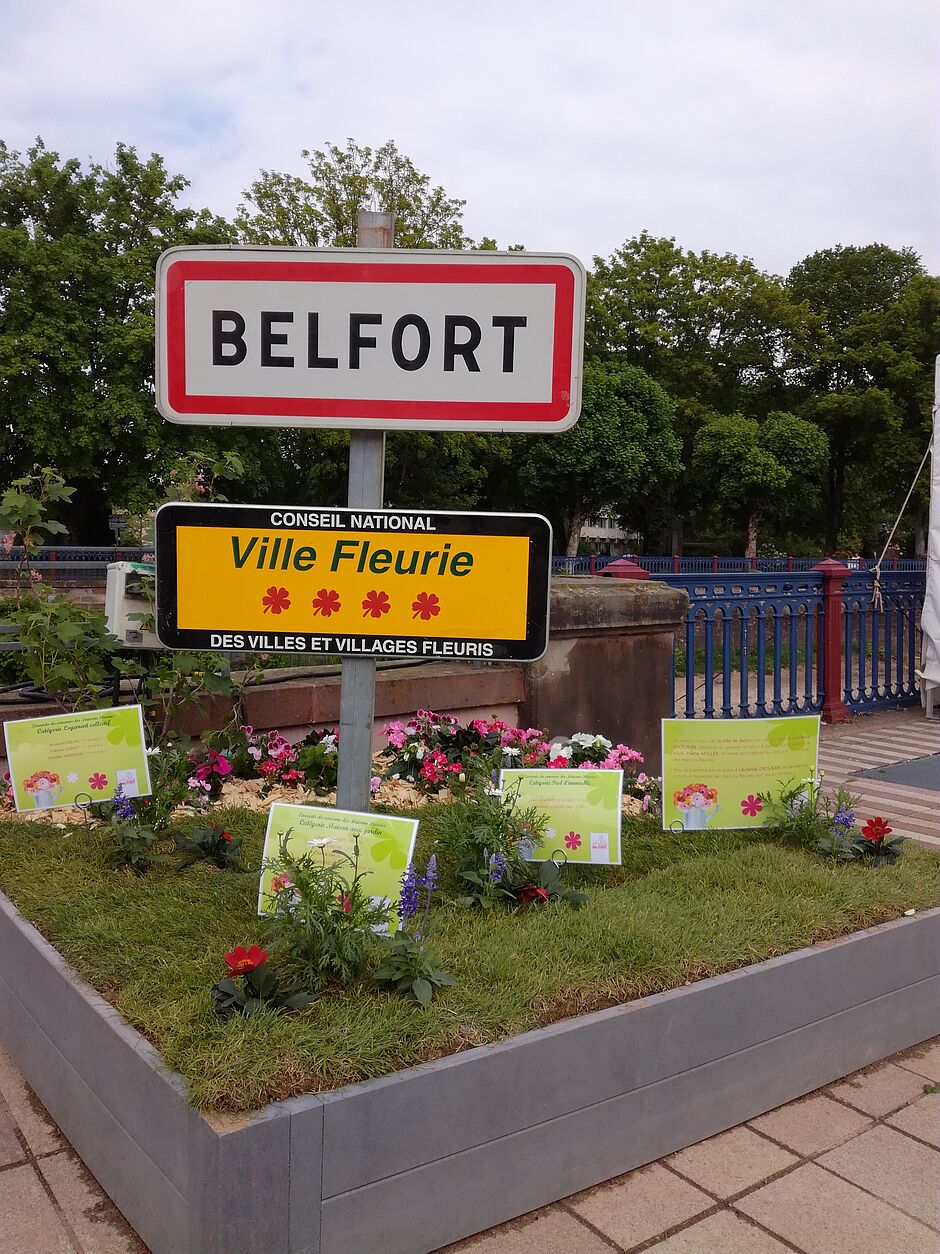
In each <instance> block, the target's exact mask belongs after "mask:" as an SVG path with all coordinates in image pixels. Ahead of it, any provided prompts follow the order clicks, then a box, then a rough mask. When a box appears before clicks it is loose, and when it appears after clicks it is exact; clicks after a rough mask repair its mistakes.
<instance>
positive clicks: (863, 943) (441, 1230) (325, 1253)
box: [0, 894, 940, 1254]
mask: <svg viewBox="0 0 940 1254" xmlns="http://www.w3.org/2000/svg"><path fill="white" fill-rule="evenodd" d="M416 1013H418V1012H417V1011H416ZM938 1033H940V908H937V909H934V910H930V911H926V912H924V913H922V914H919V915H916V916H914V917H911V918H901V919H896V920H893V921H891V922H889V923H884V924H881V925H879V926H877V927H873V928H869V929H866V930H865V931H861V932H855V933H852V934H850V935H848V936H844V937H841V938H838V939H836V940H834V941H828V942H825V943H822V944H819V945H816V946H813V947H811V948H808V949H802V950H799V951H796V952H794V953H790V954H785V955H783V956H781V957H778V958H772V959H769V960H768V961H765V962H760V963H756V964H754V965H752V966H746V967H741V968H738V969H736V970H734V971H731V972H728V973H727V974H725V975H719V976H715V977H713V978H711V979H707V980H701V981H698V982H697V983H694V984H690V985H686V986H684V987H682V988H678V989H674V990H671V991H670V992H666V993H659V994H656V995H654V996H651V997H647V998H643V999H641V1000H638V1001H634V1002H629V1003H627V1004H625V1005H622V1006H615V1007H612V1008H611V1009H609V1010H602V1011H597V1012H595V1013H592V1014H587V1015H583V1016H580V1017H578V1018H574V1019H566V1020H563V1021H561V1022H559V1023H556V1024H552V1025H551V1026H549V1027H546V1028H539V1029H536V1030H533V1031H530V1032H526V1033H523V1034H521V1035H519V1036H515V1037H511V1038H509V1039H507V1040H504V1041H500V1042H498V1043H496V1044H494V1045H489V1046H481V1047H478V1048H475V1049H471V1050H467V1051H466V1052H464V1053H460V1054H455V1055H452V1056H450V1057H447V1058H443V1059H439V1060H435V1061H433V1062H429V1063H426V1064H421V1065H419V1066H416V1067H412V1068H409V1069H408V1070H405V1071H399V1072H395V1073H393V1074H392V1075H389V1076H385V1077H382V1078H381V1079H377V1080H371V1081H365V1082H363V1083H360V1084H354V1085H350V1086H348V1087H346V1088H343V1089H338V1090H335V1091H332V1092H329V1093H324V1094H319V1095H317V1094H312V1095H309V1096H304V1097H297V1098H292V1099H290V1100H287V1101H282V1102H275V1103H272V1104H270V1105H269V1106H266V1107H265V1108H264V1109H263V1110H260V1111H257V1112H255V1113H254V1114H252V1115H250V1116H246V1117H244V1118H240V1119H235V1118H230V1119H229V1118H227V1119H218V1120H216V1119H210V1118H205V1117H203V1116H202V1115H200V1114H199V1113H198V1112H197V1111H195V1110H193V1109H192V1108H191V1107H189V1106H187V1104H186V1101H185V1083H184V1081H183V1080H182V1078H181V1077H180V1076H178V1075H175V1074H173V1073H170V1072H168V1071H167V1070H166V1068H165V1067H164V1065H163V1064H162V1061H161V1059H160V1056H159V1054H158V1053H157V1051H156V1050H155V1049H154V1048H153V1046H152V1045H150V1043H149V1042H148V1041H146V1040H145V1039H144V1038H143V1037H142V1036H141V1035H140V1034H139V1033H138V1032H137V1031H135V1030H134V1029H133V1028H131V1027H130V1026H128V1025H127V1023H125V1021H124V1020H123V1019H122V1018H121V1017H120V1015H119V1014H118V1013H117V1012H116V1011H115V1010H114V1009H113V1008H112V1007H111V1006H110V1005H108V1003H107V1002H106V1001H104V1000H103V999H102V998H101V997H100V996H99V995H98V994H97V993H96V992H95V991H94V990H93V989H92V988H91V987H90V986H89V985H88V984H86V983H85V982H84V981H83V980H82V979H80V977H79V976H78V975H77V974H76V973H75V972H74V970H73V969H72V968H71V967H70V966H69V965H68V963H67V962H66V961H65V960H64V959H63V958H62V957H61V955H60V954H59V953H58V952H57V951H56V950H55V949H54V948H53V947H52V946H51V945H50V944H49V943H48V942H47V941H46V940H45V939H44V938H43V937H42V936H41V934H40V933H39V932H38V931H37V930H36V929H35V928H34V927H33V926H32V925H31V924H29V923H28V922H27V921H26V920H25V919H23V917H22V916H21V915H20V914H19V912H18V911H17V910H16V908H15V907H14V906H13V905H12V903H11V902H10V901H9V900H8V899H7V898H6V897H5V896H3V894H0V1043H2V1044H3V1045H4V1046H5V1048H6V1049H7V1050H8V1051H9V1053H10V1054H11V1055H12V1057H13V1059H14V1061H15V1062H16V1063H17V1065H18V1066H19V1067H20V1069H21V1070H22V1071H23V1074H24V1075H25V1077H26V1079H27V1080H28V1082H29V1083H30V1085H31V1086H32V1087H33V1089H34V1090H35V1091H36V1093H37V1094H38V1096H39V1098H40V1100H41V1101H42V1102H43V1103H44V1104H45V1105H46V1107H47V1108H48V1109H49V1111H50V1113H51V1115H52V1117H53V1118H54V1119H55V1120H56V1122H57V1123H58V1124H59V1126H60V1127H61V1128H62V1131H63V1132H64V1134H65V1135H66V1137H67V1138H68V1139H69V1141H70V1142H71V1143H72V1145H73V1146H74V1147H75V1149H76V1150H77V1151H78V1153H79V1154H80V1155H81V1157H82V1158H83V1159H84V1161H85V1162H86V1164H87V1165H88V1167H89V1168H90V1169H91V1171H92V1172H93V1173H94V1175H95V1176H96V1177H97V1179H98V1180H99V1181H100V1183H101V1184H102V1186H103V1187H104V1189H105V1190H106V1191H107V1193H108V1194H109V1195H110V1196H111V1197H112V1199H113V1200H114V1202H115V1203H116V1205H117V1206H118V1207H119V1208H120V1210H121V1211H122V1212H123V1213H124V1214H125V1215H126V1216H127V1218H128V1220H129V1221H130V1222H131V1224H132V1225H133V1226H134V1228H135V1229H136V1230H137V1231H138V1232H139V1234H140V1235H141V1237H142V1239H143V1240H144V1241H145V1242H146V1244H147V1245H148V1246H149V1247H150V1249H151V1250H152V1251H153V1254H347V1252H348V1251H350V1250H356V1251H357V1252H360V1254H370V1252H371V1251H373V1250H374V1251H376V1254H378V1251H381V1252H382V1254H420V1252H426V1251H432V1250H435V1249H438V1248H439V1247H440V1246H443V1245H446V1244H448V1243H449V1242H451V1241H455V1240H458V1239H460V1238H461V1237H464V1236H468V1235H470V1234H472V1233H475V1232H479V1231H481V1230H483V1229H484V1228H487V1227H490V1226H491V1225H493V1224H496V1223H500V1222H502V1221H504V1220H506V1219H510V1218H513V1217H514V1216H516V1215H520V1214H523V1213H525V1212H526V1211H529V1210H533V1209H535V1208H536V1207H539V1206H543V1205H545V1204H547V1203H549V1202H551V1201H554V1200H556V1199H558V1198H561V1197H566V1196H568V1195H569V1194H571V1193H574V1192H576V1191H577V1190H578V1189H582V1188H586V1187H588V1186H590V1185H592V1184H597V1183H599V1182H600V1181H602V1180H606V1179H609V1178H611V1177H612V1176H615V1175H619V1174H620V1173H622V1172H624V1171H629V1170H631V1169H632V1168H634V1167H638V1166H641V1165H643V1164H644V1163H648V1162H651V1161H654V1160H655V1159H657V1158H660V1157H662V1156H663V1155H664V1154H668V1153H672V1152H673V1151H675V1150H678V1149H681V1148H683V1147H684V1146H686V1145H690V1144H693V1143H694V1142H696V1141H699V1140H701V1139H703V1138H704V1137H707V1136H711V1135H714V1134H715V1133H717V1132H720V1131H722V1130H724V1129H725V1128H728V1127H732V1126H734V1125H735V1124H737V1123H739V1122H741V1121H743V1120H745V1119H750V1118H754V1117H755V1116H756V1115H758V1114H761V1113H763V1112H764V1111H766V1110H770V1109H772V1108H773V1107H775V1106H777V1105H780V1104H781V1103H782V1102H786V1101H789V1100H792V1099H793V1098H795V1097H798V1096H800V1095H802V1094H804V1093H808V1092H811V1091H812V1090H814V1089H816V1088H819V1087H820V1086H821V1085H824V1084H828V1083H831V1082H832V1081H834V1080H836V1079H838V1078H839V1077H840V1076H842V1075H845V1074H847V1073H849V1072H851V1071H854V1070H857V1069H858V1068H860V1067H863V1066H866V1065H868V1064H869V1063H872V1062H875V1061H877V1060H879V1059H881V1058H884V1057H887V1056H889V1055H890V1054H893V1053H895V1052H896V1051H898V1050H901V1049H905V1048H908V1047H910V1046H913V1045H917V1044H919V1043H920V1042H921V1041H924V1040H926V1039H928V1038H929V1037H931V1036H934V1035H936V1034H938Z"/></svg>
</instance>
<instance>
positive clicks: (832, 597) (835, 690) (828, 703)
mask: <svg viewBox="0 0 940 1254" xmlns="http://www.w3.org/2000/svg"><path fill="white" fill-rule="evenodd" d="M813 570H818V571H819V572H820V573H821V574H822V579H823V643H822V653H823V681H824V686H825V690H824V692H823V705H822V720H823V722H824V723H848V722H850V721H851V718H852V715H851V712H850V711H849V708H848V706H847V705H846V704H845V702H844V701H843V699H842V585H843V583H844V582H845V580H846V579H847V577H848V574H849V572H848V568H847V567H846V566H844V565H843V564H842V562H836V561H834V560H833V559H832V558H831V557H827V558H825V560H824V561H822V562H817V563H816V565H815V566H814V567H813Z"/></svg>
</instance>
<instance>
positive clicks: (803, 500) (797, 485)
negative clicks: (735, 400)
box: [692, 412, 829, 557]
mask: <svg viewBox="0 0 940 1254" xmlns="http://www.w3.org/2000/svg"><path fill="white" fill-rule="evenodd" d="M828 456H829V443H828V440H827V439H826V436H825V435H824V434H823V432H822V431H820V429H819V428H818V427H817V426H814V424H813V423H811V422H807V421H805V420H804V419H802V418H797V417H796V416H795V415H793V414H788V413H781V412H774V413H772V414H769V415H768V417H767V418H766V419H765V421H764V422H763V423H758V422H757V421H756V420H755V419H753V418H745V417H743V416H742V415H741V414H731V415H729V416H728V417H721V416H718V417H714V418H708V419H706V421H705V422H703V424H702V425H701V427H699V429H698V432H697V433H696V435H695V439H694V444H693V452H692V470H693V472H694V475H695V480H696V484H695V488H696V494H697V496H698V499H699V501H700V502H702V503H703V504H704V505H705V507H706V508H709V509H712V510H717V511H720V513H721V515H723V516H726V517H727V516H730V517H731V518H732V519H734V520H735V521H736V522H738V524H739V525H741V526H742V528H745V527H746V531H747V534H746V537H745V553H747V554H748V555H753V556H755V557H756V555H757V532H758V525H759V523H760V521H761V519H762V517H763V516H764V514H765V513H769V514H772V515H773V516H774V517H775V519H776V520H778V522H785V521H786V518H787V516H789V517H791V518H798V517H799V516H800V514H804V513H805V512H806V511H807V510H808V509H809V508H811V507H812V506H813V505H815V504H816V501H817V500H818V496H819V486H820V482H821V479H822V476H823V474H824V473H825V467H826V462H827V459H828Z"/></svg>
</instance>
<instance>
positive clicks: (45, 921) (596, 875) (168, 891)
mask: <svg viewBox="0 0 940 1254" xmlns="http://www.w3.org/2000/svg"><path fill="white" fill-rule="evenodd" d="M441 810H442V807H441V806H439V805H438V806H434V805H432V806H429V807H428V808H427V810H425V811H423V812H422V815H421V817H422V820H423V821H422V829H421V830H420V831H419V851H418V861H419V865H423V864H424V860H425V859H426V857H427V854H428V852H429V851H430V844H429V842H430V840H431V838H432V835H433V829H434V826H435V823H436V822H439V821H440V820H441V818H442V815H441ZM213 818H214V819H215V820H216V821H218V822H221V823H224V824H225V826H226V827H227V828H228V829H229V830H231V831H233V832H237V833H239V834H241V835H242V836H243V837H244V840H245V852H246V857H247V860H248V863H249V865H250V866H251V867H253V868H255V869H257V868H258V866H259V861H260V851H261V841H262V836H263V830H264V821H265V820H264V816H263V815H259V814H256V813H251V812H249V811H246V810H220V811H216V812H215V813H214V814H213ZM422 844H423V845H424V848H423V850H422V848H421V845H422ZM103 848H104V847H103V838H102V835H101V833H100V831H98V830H95V829H85V828H82V827H72V828H68V829H65V830H63V829H61V828H57V827H55V826H53V825H52V824H49V825H46V824H40V823H33V822H30V823H25V822H20V821H8V822H3V823H0V888H2V890H3V891H4V892H5V893H6V894H7V895H8V896H9V897H10V898H12V900H13V901H14V902H15V903H16V905H17V907H18V908H19V909H20V910H21V912H22V913H23V914H24V915H25V917H26V918H28V919H29V920H30V921H31V922H32V923H34V924H35V925H36V926H37V927H38V928H39V930H40V931H41V932H42V933H43V935H45V936H46V937H47V938H48V939H49V940H50V941H51V942H52V944H54V945H55V947H56V948H57V949H58V950H59V951H60V952H61V953H62V954H63V955H64V956H65V957H66V958H67V959H68V961H69V962H71V963H72V964H73V966H74V967H75V968H76V969H77V970H78V971H79V972H80V973H81V975H82V976H84V977H85V979H86V980H88V981H89V983H91V984H92V985H94V987H95V988H96V989H98V990H99V991H100V992H101V993H102V994H103V995H104V996H105V997H106V998H107V999H108V1000H109V1001H110V1002H111V1003H112V1004H113V1005H114V1006H116V1007H117V1008H118V1010H120V1012H121V1013H122V1014H123V1015H124V1016H125V1017H126V1018H127V1020H128V1021H129V1022H130V1023H132V1024H133V1025H134V1026H135V1027H136V1028H138V1029H139V1030H140V1031H141V1032H143V1033H144V1035H145V1036H147V1037H148V1038H149V1039H150V1040H151V1041H152V1042H153V1043H154V1045H155V1046H156V1047H157V1049H158V1050H159V1051H160V1053H161V1054H162V1056H163V1058H164V1060H165V1061H166V1063H167V1065H168V1066H169V1067H171V1068H173V1069H175V1070H177V1071H179V1072H181V1074H182V1075H183V1076H184V1077H185V1078H186V1080H187V1081H188V1084H189V1092H190V1100H191V1101H192V1103H193V1104H194V1105H196V1106H199V1107H202V1108H204V1109H207V1110H214V1111H247V1110H253V1109H255V1108H257V1107H260V1106H262V1105H264V1103H265V1102H267V1101H270V1100H272V1099H275V1098H283V1097H289V1096H294V1095H296V1094H300V1093H308V1092H317V1091H322V1090H325V1089H332V1088H336V1087H337V1086H339V1085H343V1084H348V1083H351V1082H354V1081H357V1080H363V1079H367V1078H370V1077H375V1076H381V1075H386V1074H388V1073H389V1072H392V1071H395V1070H398V1069H400V1068H402V1067H407V1066H410V1065H412V1064H414V1063H418V1062H422V1061H425V1060H427V1059H431V1058H437V1057H440V1056H442V1055H446V1054H450V1053H454V1052H456V1051H459V1050H464V1049H467V1048H469V1047H471V1046H474V1045H481V1044H485V1043H487V1042H491V1041H496V1040H499V1039H501V1038H504V1037H507V1036H510V1035H512V1034H513V1033H518V1032H523V1031H526V1030H527V1029H529V1028H534V1027H538V1026H541V1025H544V1024H547V1023H552V1022H554V1021H556V1020H558V1019H562V1018H566V1017H568V1016H570V1015H576V1014H581V1013H584V1012H586V1011H590V1010H596V1009H599V1008H601V1007H604V1006H609V1005H613V1004H617V1003H620V1002H625V1001H628V1000H630V999H631V998H635V997H640V996H644V995H646V994H649V993H654V992H659V991H662V990H664V989H670V988H676V987H677V986H679V985H682V984H685V983H687V982H689V981H691V980H698V979H703V978H705V977H706V976H710V975H716V974H718V973H720V972H722V971H729V970H732V969H733V968H735V967H739V966H742V965H744V964H746V963H753V962H756V961H759V960H761V959H765V958H770V957H773V956H774V955H777V954H782V953H787V952H789V951H792V950H795V949H800V948H802V947H803V946H806V945H810V944H812V943H813V942H815V941H820V940H823V939H828V938H831V937H834V936H840V935H844V934H846V933H848V932H853V931H856V930H858V929H860V928H864V927H867V926H871V925H872V924H875V923H881V922H884V921H885V920H888V919H893V918H897V917H898V916H900V915H902V914H903V913H904V912H905V911H906V910H910V909H915V910H923V909H926V908H928V907H931V906H935V905H938V904H940V856H938V855H935V854H933V853H932V852H929V851H927V850H924V849H920V848H918V847H916V846H913V845H910V844H908V845H906V846H905V848H904V853H903V856H902V857H901V859H900V861H899V862H898V863H897V864H896V865H895V866H894V867H885V868H877V869H875V868H871V867H868V866H863V865H857V864H856V865H842V866H836V865H833V864H831V863H829V862H826V861H823V860H821V859H819V858H818V857H816V856H815V855H813V854H810V853H807V852H804V851H803V850H801V849H799V848H794V847H787V846H786V845H784V844H783V843H781V841H780V840H779V839H777V838H775V837H774V836H773V835H772V834H771V833H769V832H767V833H765V832H760V833H753V832H702V833H691V832H687V833H678V834H672V833H666V832H662V831H660V830H659V829H658V827H657V826H656V824H655V822H654V821H652V820H647V819H645V818H644V819H642V820H626V821H625V824H624V833H623V866H622V867H614V868H598V867H585V868H580V869H571V870H570V871H569V876H570V879H569V882H570V883H572V884H578V885H579V886H582V887H585V888H586V889H587V890H588V891H589V892H590V894H591V900H590V903H589V904H588V905H587V906H586V907H585V908H584V909H581V910H572V909H571V908H570V907H568V906H565V905H563V904H553V905H549V906H544V907H534V908H529V909H527V910H523V911H520V912H518V913H515V914H509V913H502V912H498V911H495V910H494V911H490V912H488V913H485V914H484V913H478V912H474V911H472V910H470V909H468V908H464V907H461V906H458V905H444V906H442V907H441V908H440V909H438V910H437V911H436V912H435V914H434V918H433V923H434V926H433V934H432V939H431V945H432V948H433V949H434V950H435V951H436V952H437V954H438V955H439V957H440V959H441V962H442V965H443V966H444V967H445V969H446V970H448V971H450V972H451V973H452V974H453V975H454V976H455V978H456V979H457V986H456V987H455V988H453V989H447V990H444V992H443V993H442V994H441V995H440V996H439V997H438V998H437V999H436V1000H435V1002H434V1004H433V1005H432V1006H431V1007H430V1008H429V1009H427V1010H425V1009H422V1008H421V1007H420V1006H418V1005H417V1004H415V1003H414V1002H411V1001H405V1000H402V999H399V998H395V997H391V996H389V995H386V994H384V993H376V992H374V991H373V990H372V989H371V987H370V986H369V985H368V983H366V982H363V983H362V984H361V985H358V986H355V987H349V988H346V989H342V990H339V991H336V992H332V991H329V992H327V993H326V995H324V997H323V998H322V999H321V1000H320V1001H319V1002H317V1003H316V1004H315V1005H313V1006H311V1007H310V1008H309V1009H308V1010H306V1011H303V1012H302V1013H300V1014H296V1015H283V1014H276V1013H270V1014H267V1013H266V1014H263V1015H259V1016H257V1017H255V1018H251V1019H233V1020H229V1021H227V1022H223V1021H222V1020H220V1019H219V1018H217V1016H216V1015H215V1013H214V1011H213V1007H212V1000H211V997H210V992H209V990H210V987H211V986H212V984H213V983H214V982H215V981H216V980H218V979H221V978H222V977H223V976H224V975H226V974H227V971H226V967H225V963H224V960H223V954H224V953H225V951H226V950H227V949H230V948H231V947H232V946H233V945H235V944H250V943H252V942H254V941H260V940H261V938H262V927H263V924H262V921H261V920H259V919H258V918H257V916H256V915H255V904H256V900H257V883H258V881H257V875H256V874H253V873H252V874H236V873H233V872H227V871H217V870H215V869H211V868H210V867H208V866H207V865H206V864H200V865H197V866H194V867H192V868H190V869H189V870H187V871H184V872H179V871H176V870H174V869H171V868H169V867H158V868H157V869H155V870H154V871H152V872H151V873H150V874H148V875H147V876H146V877H144V878H142V879H137V878H135V877H133V876H132V875H130V874H129V873H126V872H122V871H113V870H109V869H108V868H107V867H106V866H105V865H104V861H103ZM0 968H2V958H0Z"/></svg>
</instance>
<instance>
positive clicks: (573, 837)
mask: <svg viewBox="0 0 940 1254" xmlns="http://www.w3.org/2000/svg"><path fill="white" fill-rule="evenodd" d="M580 844H581V834H580V832H569V833H568V835H567V836H566V837H565V846H566V848H568V849H577V848H579V846H580Z"/></svg>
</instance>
